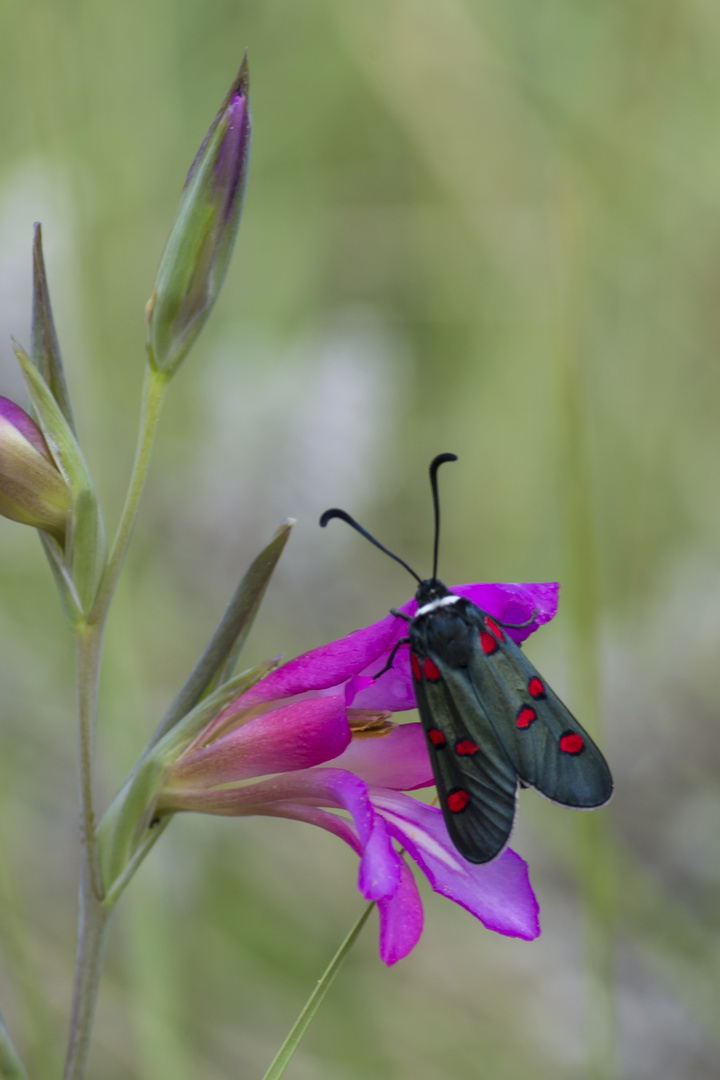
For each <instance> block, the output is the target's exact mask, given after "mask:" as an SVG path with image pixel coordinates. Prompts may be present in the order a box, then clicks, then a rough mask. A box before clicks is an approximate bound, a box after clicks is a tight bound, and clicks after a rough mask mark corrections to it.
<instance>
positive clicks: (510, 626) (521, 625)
mask: <svg viewBox="0 0 720 1080" xmlns="http://www.w3.org/2000/svg"><path fill="white" fill-rule="evenodd" d="M393 614H395V612H393ZM537 617H538V609H537V608H535V610H534V611H533V613H532V615H531V616H530V618H529V619H528V620H527V621H526V622H503V621H502V619H496V620H495V622H496V623H497V624H498V626H504V627H505V629H506V630H524V629H525V628H526V627H527V626H532V624H533V623H534V622H535V620H536V619H537Z"/></svg>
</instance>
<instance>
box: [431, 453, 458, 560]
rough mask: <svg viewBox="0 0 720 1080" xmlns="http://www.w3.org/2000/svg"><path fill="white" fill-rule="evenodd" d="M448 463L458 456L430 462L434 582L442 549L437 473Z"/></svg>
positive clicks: (454, 455)
mask: <svg viewBox="0 0 720 1080" xmlns="http://www.w3.org/2000/svg"><path fill="white" fill-rule="evenodd" d="M446 461H457V454H438V456H437V457H434V458H433V459H432V461H431V462H430V487H431V488H432V495H433V506H434V508H435V546H434V549H433V572H432V580H433V581H437V564H438V551H439V548H440V500H439V498H438V483H437V471H438V469H439V468H440V466H441V465H444V464H445V462H446Z"/></svg>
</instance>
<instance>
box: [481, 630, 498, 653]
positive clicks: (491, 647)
mask: <svg viewBox="0 0 720 1080" xmlns="http://www.w3.org/2000/svg"><path fill="white" fill-rule="evenodd" d="M480 645H481V647H482V651H483V652H484V653H485V655H486V656H490V654H491V653H494V652H495V650H496V649H497V648H498V643H497V641H496V640H495V638H494V637H493V636H492V634H488V632H487V630H481V631H480Z"/></svg>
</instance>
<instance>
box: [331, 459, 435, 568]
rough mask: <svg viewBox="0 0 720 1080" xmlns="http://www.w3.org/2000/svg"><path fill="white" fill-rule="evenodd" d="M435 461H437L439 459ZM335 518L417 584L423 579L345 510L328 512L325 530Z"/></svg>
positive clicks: (334, 509)
mask: <svg viewBox="0 0 720 1080" xmlns="http://www.w3.org/2000/svg"><path fill="white" fill-rule="evenodd" d="M435 460H436V461H437V458H436V459H435ZM433 464H435V462H433ZM431 468H432V466H431ZM333 518H340V520H341V521H345V522H347V524H348V525H351V526H352V527H353V529H355V530H356V531H357V532H359V533H360V535H361V536H364V537H365V539H366V540H369V541H370V543H371V544H374V545H375V547H377V548H380V550H381V551H384V552H385V554H386V555H389V556H390V558H391V559H394V560H395V562H399V563H400V565H401V566H404V567H405V569H406V570H407V571H408V573H410V574H412V576H413V577H414V578H415V580H416V581H417V582H420V580H421V579H420V577H419V576H418V574H416V573H415V571H414V570H413V569H412V568H411V567H409V566H408V564H407V563H406V562H405V561H404V560H403V559H401V558H400V556H399V555H394V554H393V553H392V551H388V549H387V548H386V547H383V545H382V544H381V543H380V542H379V540H376V539H375V537H374V536H371V535H370V533H369V532H367V530H366V529H363V527H362V525H358V523H357V521H355V519H354V518H351V517H350V515H349V514H346V513H345V511H344V510H338V509H336V508H333V509H332V510H326V511H325V513H324V514H323V516H322V517H321V518H320V524H321V525H322V527H323V529H324V528H325V526H326V525H327V523H328V521H331V520H332V519H333Z"/></svg>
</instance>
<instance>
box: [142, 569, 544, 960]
mask: <svg viewBox="0 0 720 1080" xmlns="http://www.w3.org/2000/svg"><path fill="white" fill-rule="evenodd" d="M452 591H453V592H455V593H457V594H459V595H461V596H466V597H468V598H469V599H471V600H473V601H474V602H475V603H477V604H478V605H479V606H480V607H481V608H482V609H483V610H484V611H487V612H488V613H489V614H491V615H493V616H495V618H499V619H501V620H503V621H504V622H510V623H513V622H516V623H519V622H524V621H525V620H526V619H528V618H530V617H531V616H532V614H533V612H535V613H536V615H535V620H534V621H533V623H532V624H531V625H530V626H527V627H524V628H523V629H514V630H510V631H509V633H510V634H511V635H512V637H513V638H514V639H515V640H516V641H521V640H524V639H525V638H526V637H527V636H528V635H529V634H530V633H531V632H532V631H533V630H535V629H537V627H538V626H540V625H541V624H542V623H545V622H548V621H549V620H550V619H551V618H552V617H553V615H554V614H555V611H556V608H557V592H558V586H557V585H556V584H538V585H535V584H527V585H521V584H512V585H506V584H497V585H492V584H491V585H488V584H473V585H458V586H456V587H455V588H453V589H452ZM415 607H416V605H415V601H414V600H411V601H409V602H408V603H407V604H405V605H404V606H403V608H401V610H402V611H404V612H407V613H408V614H410V615H412V614H413V613H414V611H415ZM405 626H406V624H405V623H404V621H403V620H401V619H398V618H397V617H396V616H393V615H387V616H386V617H385V618H384V619H381V620H380V621H379V622H376V623H373V624H372V625H371V626H367V627H365V628H363V629H361V630H356V631H355V633H353V634H350V635H348V636H347V637H345V638H341V639H340V640H338V641H334V642H331V643H330V644H328V645H324V646H321V647H320V648H318V649H313V650H312V651H311V652H308V653H305V654H304V655H303V656H299V657H297V659H295V660H291V661H290V662H289V663H287V664H284V665H283V666H282V667H280V668H278V669H277V670H276V671H273V672H271V673H270V674H269V675H267V676H266V677H265V678H264V679H262V680H261V681H260V682H258V683H256V685H255V686H253V687H252V688H251V689H250V690H248V691H247V692H246V693H244V694H242V695H241V696H240V697H239V698H238V699H237V700H236V701H234V702H232V703H231V704H230V705H229V706H228V707H227V708H226V709H225V710H224V711H223V712H222V713H220V715H219V716H217V717H216V718H215V719H214V720H212V721H211V722H210V724H208V726H207V727H206V728H205V730H204V731H203V732H202V733H201V734H200V735H199V736H198V738H197V739H196V740H195V741H194V742H193V743H192V745H191V746H189V747H188V748H187V749H186V751H185V752H184V753H183V754H182V756H181V757H180V758H179V759H178V761H177V762H176V763H175V764H174V766H173V767H172V769H171V771H170V774H169V776H168V778H167V781H166V784H165V787H164V789H163V791H162V792H161V794H160V798H159V801H158V805H157V810H158V812H159V813H170V812H175V811H179V810H195V811H199V812H201V813H209V814H222V815H231V816H247V815H254V814H263V815H267V816H271V817H286V818H293V819H295V820H298V821H305V822H308V823H309V824H312V825H318V826H320V827H321V828H323V829H327V830H328V831H329V832H332V833H334V834H335V835H336V836H339V837H340V838H341V839H342V840H344V841H345V842H346V843H347V844H349V845H350V847H351V848H352V849H353V850H354V851H355V852H356V853H357V854H358V856H359V857H360V869H359V875H358V887H359V889H360V891H361V893H362V894H363V895H364V896H365V897H367V899H369V900H375V901H377V905H378V909H379V913H380V955H381V957H382V959H383V960H384V961H385V962H386V963H387V964H393V963H395V962H396V961H397V960H400V959H402V957H404V956H406V955H407V954H408V953H409V952H410V950H411V949H412V948H413V947H414V946H415V944H416V943H417V941H418V939H419V937H420V934H421V933H422V925H423V911H422V904H421V902H420V897H419V894H418V891H417V887H416V885H415V880H414V878H413V875H412V873H411V872H410V869H409V868H408V866H407V864H406V862H405V861H404V859H403V858H402V857H401V855H400V853H399V852H398V851H397V850H396V847H395V846H394V845H393V842H392V841H393V840H395V841H397V842H398V844H399V845H400V846H401V847H402V848H403V849H404V850H405V852H407V854H408V855H409V856H410V857H411V858H412V859H413V860H414V861H415V862H416V863H417V865H418V866H419V867H420V869H421V870H422V871H423V873H424V874H425V875H426V876H427V878H428V880H429V881H430V884H431V885H432V887H433V889H434V890H435V891H436V892H439V893H441V894H442V895H444V896H447V897H449V898H450V899H451V900H454V901H455V902H456V903H457V904H460V905H461V906H462V907H465V908H467V910H468V911H470V912H471V913H472V914H473V915H475V916H476V917H477V918H478V919H479V920H480V921H481V922H482V923H483V924H484V925H485V926H487V927H488V928H489V929H491V930H495V931H497V932H498V933H501V934H507V935H509V936H512V937H521V938H525V939H526V940H532V939H533V938H535V937H537V935H538V934H539V933H540V928H539V924H538V905H537V901H536V900H535V896H534V894H533V891H532V888H531V886H530V881H529V878H528V870H527V864H526V863H525V862H524V860H523V859H521V858H520V856H519V855H517V854H516V853H515V852H514V851H511V850H510V849H509V848H506V849H505V851H503V852H502V854H501V855H500V856H498V858H497V859H495V860H493V862H491V863H485V864H483V865H475V864H473V863H470V862H468V861H467V860H466V859H464V858H463V857H462V856H461V855H460V854H459V852H458V851H457V850H456V849H455V847H454V845H453V844H452V842H451V840H450V838H449V836H448V833H447V830H446V828H445V823H444V821H443V817H442V812H441V811H440V809H438V808H436V807H434V806H428V805H427V804H426V803H423V802H419V801H418V800H417V799H414V798H413V797H412V796H410V795H406V794H404V792H405V791H412V790H415V789H418V788H422V787H428V786H430V785H431V784H432V783H433V777H432V770H431V767H430V760H429V757H428V753H427V747H426V744H425V737H424V734H423V731H422V726H421V725H420V724H418V723H409V724H403V725H400V726H397V725H394V724H391V723H390V722H389V717H390V716H391V715H392V713H394V712H399V711H403V710H406V709H411V708H414V707H415V695H414V692H413V687H412V676H411V673H410V663H409V652H408V649H407V647H403V648H401V649H399V650H398V653H397V654H396V657H395V661H394V664H393V667H392V669H391V670H390V671H388V672H386V673H385V674H384V675H382V676H381V677H380V678H379V679H373V677H372V676H373V673H374V672H377V671H379V670H381V669H382V667H383V666H384V664H385V662H386V660H387V658H388V656H389V654H390V650H391V649H392V648H393V646H394V645H395V643H396V642H397V641H398V639H399V638H401V637H402V636H404V634H405ZM251 781H252V782H251ZM233 782H238V783H240V782H242V784H241V786H238V787H228V786H227V785H228V784H232V783H233ZM220 785H223V786H222V787H221V786H220ZM335 811H341V812H342V816H341V814H338V813H336V812H335Z"/></svg>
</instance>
